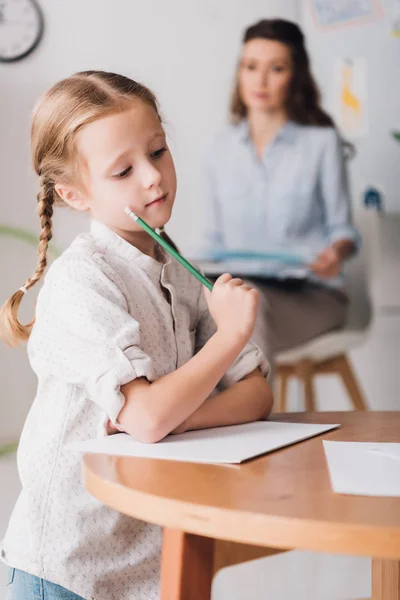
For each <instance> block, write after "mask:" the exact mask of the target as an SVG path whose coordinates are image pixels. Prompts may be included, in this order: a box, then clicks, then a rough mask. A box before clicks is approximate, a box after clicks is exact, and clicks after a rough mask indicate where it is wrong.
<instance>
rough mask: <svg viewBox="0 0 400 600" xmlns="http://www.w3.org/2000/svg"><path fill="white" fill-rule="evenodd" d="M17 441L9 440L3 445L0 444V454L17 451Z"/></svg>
mask: <svg viewBox="0 0 400 600" xmlns="http://www.w3.org/2000/svg"><path fill="white" fill-rule="evenodd" d="M17 448H18V442H11V443H9V444H4V446H0V456H5V455H6V454H13V453H14V452H16V451H17Z"/></svg>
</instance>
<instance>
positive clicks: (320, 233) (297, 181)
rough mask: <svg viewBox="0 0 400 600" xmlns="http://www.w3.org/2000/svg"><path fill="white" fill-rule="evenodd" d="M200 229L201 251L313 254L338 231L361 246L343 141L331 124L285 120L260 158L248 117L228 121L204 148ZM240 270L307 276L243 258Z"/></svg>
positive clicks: (331, 282) (304, 271) (333, 281)
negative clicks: (203, 217) (236, 122)
mask: <svg viewBox="0 0 400 600" xmlns="http://www.w3.org/2000/svg"><path fill="white" fill-rule="evenodd" d="M206 186H207V194H206V233H205V240H204V245H203V247H202V251H201V257H202V258H203V259H206V260H207V259H213V258H215V256H218V254H219V253H224V252H232V251H234V252H266V251H268V250H276V249H284V250H285V251H287V252H288V251H289V252H290V251H291V252H294V253H296V254H298V253H299V252H300V253H301V254H305V255H308V256H309V257H312V256H315V255H317V254H318V253H319V252H320V251H322V250H323V249H324V248H326V247H328V246H330V245H331V244H332V243H333V242H334V241H336V240H339V239H350V240H352V241H353V242H354V245H355V247H356V248H357V247H358V246H359V242H360V239H359V235H358V233H357V232H356V230H355V229H354V227H353V225H352V220H351V209H350V199H349V190H348V184H347V176H346V169H345V164H344V157H343V150H342V143H341V141H340V138H339V136H338V134H337V132H336V130H335V129H334V128H332V127H316V126H304V125H298V124H296V123H294V122H291V121H289V122H287V123H286V124H285V125H284V126H283V127H282V128H281V129H280V131H279V132H278V134H277V135H276V137H275V138H274V140H273V141H272V143H271V144H270V145H269V146H268V147H266V149H265V151H264V154H263V157H262V158H261V159H260V158H259V157H258V156H257V154H256V151H255V147H254V144H253V142H252V140H251V138H250V132H249V125H248V122H247V121H246V120H244V121H242V122H241V123H240V124H239V125H236V126H234V125H231V126H229V127H227V128H226V129H225V130H224V131H223V132H222V133H220V134H219V135H218V136H216V138H215V139H214V141H213V143H212V144H211V146H210V148H209V150H208V152H207V156H206ZM228 270H229V269H228ZM243 274H246V275H249V276H251V275H254V276H279V277H287V276H292V275H297V276H300V277H301V276H302V277H307V278H309V279H311V280H314V281H317V282H320V283H321V284H323V285H328V286H338V285H343V281H342V278H341V277H339V278H335V279H330V280H319V279H318V278H317V277H316V276H315V275H313V274H312V273H310V272H309V270H307V269H302V270H301V269H300V270H298V269H297V270H295V271H293V269H290V268H289V267H288V265H285V264H283V263H281V264H279V262H278V263H276V262H274V263H270V262H263V261H261V262H260V261H257V260H255V261H246V271H245V273H243Z"/></svg>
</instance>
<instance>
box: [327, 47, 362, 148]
mask: <svg viewBox="0 0 400 600" xmlns="http://www.w3.org/2000/svg"><path fill="white" fill-rule="evenodd" d="M332 86H333V90H332V96H331V100H332V102H331V104H332V113H333V115H334V117H335V121H336V123H337V125H338V127H339V129H340V130H341V132H342V133H343V135H345V136H347V137H350V138H359V137H363V136H365V135H367V130H368V123H367V118H368V113H367V69H366V60H365V59H363V58H349V57H346V58H340V59H337V60H336V61H335V65H334V76H333V78H332Z"/></svg>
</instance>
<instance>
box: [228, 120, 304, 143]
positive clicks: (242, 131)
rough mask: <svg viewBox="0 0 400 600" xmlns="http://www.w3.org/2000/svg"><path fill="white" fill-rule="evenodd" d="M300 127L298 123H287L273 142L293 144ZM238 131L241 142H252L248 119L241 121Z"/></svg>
mask: <svg viewBox="0 0 400 600" xmlns="http://www.w3.org/2000/svg"><path fill="white" fill-rule="evenodd" d="M298 127H300V126H299V125H298V123H295V122H294V121H286V123H284V124H283V125H282V127H281V128H280V129H279V130H278V132H277V134H276V136H275V138H274V140H273V142H276V141H278V140H284V141H288V142H292V141H293V140H294V138H295V136H296V132H297V129H298ZM237 131H238V134H239V139H240V141H242V142H249V141H250V125H249V122H248V120H247V119H242V121H240V123H239V124H238V125H237Z"/></svg>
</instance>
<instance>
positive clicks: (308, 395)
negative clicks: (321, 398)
mask: <svg viewBox="0 0 400 600" xmlns="http://www.w3.org/2000/svg"><path fill="white" fill-rule="evenodd" d="M296 374H297V376H298V377H299V379H301V380H302V382H303V386H304V398H305V404H306V410H307V411H315V392H314V383H313V374H314V365H313V363H312V361H311V360H302V361H301V362H299V363H298V364H297V365H296Z"/></svg>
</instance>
